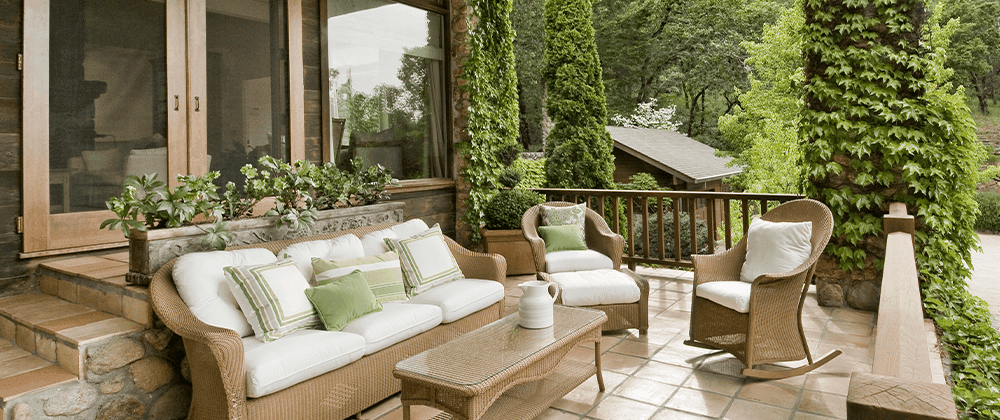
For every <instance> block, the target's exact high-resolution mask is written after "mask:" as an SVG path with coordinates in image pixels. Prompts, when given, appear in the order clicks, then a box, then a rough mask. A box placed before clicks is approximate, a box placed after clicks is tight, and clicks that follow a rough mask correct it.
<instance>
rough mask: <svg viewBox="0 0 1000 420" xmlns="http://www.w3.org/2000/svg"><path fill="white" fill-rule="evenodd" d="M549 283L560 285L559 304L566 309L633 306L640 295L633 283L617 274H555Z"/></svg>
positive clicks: (602, 271) (585, 272)
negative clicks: (631, 304) (618, 305)
mask: <svg viewBox="0 0 1000 420" xmlns="http://www.w3.org/2000/svg"><path fill="white" fill-rule="evenodd" d="M552 280H553V281H555V282H556V283H559V286H560V287H561V288H562V292H561V293H562V302H563V304H564V305H569V306H593V305H614V304H619V303H634V302H638V301H639V297H640V296H641V294H642V292H640V291H639V286H638V285H637V284H635V280H632V277H629V275H628V274H625V273H622V272H621V271H618V270H611V269H602V270H590V271H574V272H564V273H555V274H552Z"/></svg>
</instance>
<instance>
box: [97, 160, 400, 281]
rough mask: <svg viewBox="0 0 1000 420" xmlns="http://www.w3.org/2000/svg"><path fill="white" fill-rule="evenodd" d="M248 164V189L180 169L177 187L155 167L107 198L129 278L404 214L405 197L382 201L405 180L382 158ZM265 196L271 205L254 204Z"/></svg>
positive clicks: (245, 170) (146, 276)
mask: <svg viewBox="0 0 1000 420" xmlns="http://www.w3.org/2000/svg"><path fill="white" fill-rule="evenodd" d="M241 172H242V173H243V175H244V176H245V177H246V182H245V183H244V186H243V188H242V190H241V189H240V188H238V187H236V185H235V184H233V183H232V182H230V183H228V184H227V185H226V188H225V190H224V192H223V193H222V194H221V195H220V194H218V193H217V190H219V188H218V187H217V186H216V185H215V184H214V180H215V179H216V178H217V177H218V176H219V174H218V172H209V173H208V174H206V175H204V176H180V177H178V180H179V181H180V182H181V183H182V185H180V186H178V187H176V188H173V189H171V188H166V187H165V186H164V183H163V182H162V181H158V180H157V179H156V178H157V175H156V174H152V175H144V176H142V177H134V176H133V177H129V178H128V179H127V180H126V181H125V182H124V183H123V184H122V187H123V192H122V195H121V196H119V197H112V198H111V199H110V200H108V203H107V205H108V208H109V209H110V210H112V211H113V212H115V214H116V216H117V217H116V218H113V219H108V220H106V221H104V223H103V224H101V227H102V228H107V229H112V230H114V229H120V230H122V232H123V233H124V234H125V236H126V237H127V238H128V239H129V272H128V273H127V274H126V280H127V281H128V282H130V283H133V284H148V282H149V280H151V279H152V275H153V274H154V273H155V272H156V270H157V269H159V268H160V267H161V266H163V264H165V263H167V262H168V261H170V260H171V259H173V258H175V257H177V256H180V255H183V254H187V253H190V252H197V251H207V250H212V249H222V248H224V247H225V246H226V245H248V244H254V243H261V242H269V241H273V240H280V239H291V238H297V237H302V236H306V235H318V234H323V233H329V232H336V231H340V230H343V229H349V228H354V227H358V226H365V225H370V224H375V223H384V222H391V221H394V222H400V221H402V220H403V208H404V207H405V204H404V203H401V202H396V203H381V204H379V201H382V200H385V199H388V197H389V194H388V192H386V188H387V187H388V186H390V185H399V182H398V181H397V180H396V179H394V178H392V171H391V170H390V169H388V168H385V167H383V166H381V165H375V166H372V167H369V168H362V164H361V161H360V159H357V160H355V161H352V162H351V167H350V168H349V170H348V171H340V170H339V169H337V168H336V167H335V166H334V165H333V164H329V163H327V164H324V165H322V166H316V165H313V164H312V163H310V162H308V161H297V162H295V163H292V164H289V163H286V162H281V161H278V160H276V159H274V158H271V157H269V156H265V157H263V158H261V159H260V161H259V162H258V165H257V167H254V166H251V165H247V166H245V167H243V168H242V169H241ZM262 204H268V206H267V207H266V210H263V211H262V210H257V211H255V209H260V208H261V207H262V206H261V205H262Z"/></svg>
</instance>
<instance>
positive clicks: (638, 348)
mask: <svg viewBox="0 0 1000 420" xmlns="http://www.w3.org/2000/svg"><path fill="white" fill-rule="evenodd" d="M664 344H666V343H664ZM661 347H663V345H662V344H661V345H657V344H652V343H643V342H638V341H633V340H631V337H629V338H628V339H625V340H622V341H621V342H619V343H618V344H617V345H615V346H614V347H612V348H611V351H612V352H614V353H622V354H627V355H629V356H635V357H642V358H644V359H648V358H649V356H652V355H653V354H655V353H656V352H657V351H659V350H660V348H661Z"/></svg>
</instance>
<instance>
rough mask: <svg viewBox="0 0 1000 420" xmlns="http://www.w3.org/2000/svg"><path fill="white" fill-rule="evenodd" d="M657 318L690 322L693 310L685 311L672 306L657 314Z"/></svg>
mask: <svg viewBox="0 0 1000 420" xmlns="http://www.w3.org/2000/svg"><path fill="white" fill-rule="evenodd" d="M656 319H662V320H675V321H680V322H690V321H691V312H685V311H681V310H678V309H675V308H670V309H667V310H665V311H663V312H662V313H660V314H659V315H657V316H656Z"/></svg>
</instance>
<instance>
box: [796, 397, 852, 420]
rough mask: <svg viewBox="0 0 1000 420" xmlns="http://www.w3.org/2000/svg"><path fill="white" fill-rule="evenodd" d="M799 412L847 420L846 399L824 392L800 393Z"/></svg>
mask: <svg viewBox="0 0 1000 420" xmlns="http://www.w3.org/2000/svg"><path fill="white" fill-rule="evenodd" d="M798 409H799V411H805V412H807V413H814V414H821V415H824V416H828V417H835V418H838V419H846V418H847V397H846V396H843V395H836V394H829V393H826V392H816V391H810V390H805V391H802V399H801V400H800V401H799V405H798Z"/></svg>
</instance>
